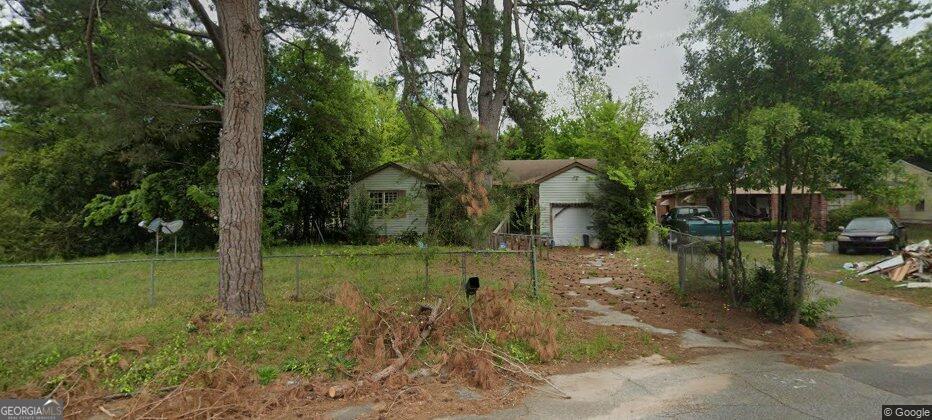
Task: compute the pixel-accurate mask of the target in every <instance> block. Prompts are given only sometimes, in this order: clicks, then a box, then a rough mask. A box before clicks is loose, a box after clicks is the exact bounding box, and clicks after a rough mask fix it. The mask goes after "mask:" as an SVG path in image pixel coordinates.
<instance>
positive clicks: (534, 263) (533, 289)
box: [531, 234, 537, 298]
mask: <svg viewBox="0 0 932 420" xmlns="http://www.w3.org/2000/svg"><path fill="white" fill-rule="evenodd" d="M535 242H536V241H535V240H534V234H531V296H533V297H535V298H537V246H536V244H535Z"/></svg>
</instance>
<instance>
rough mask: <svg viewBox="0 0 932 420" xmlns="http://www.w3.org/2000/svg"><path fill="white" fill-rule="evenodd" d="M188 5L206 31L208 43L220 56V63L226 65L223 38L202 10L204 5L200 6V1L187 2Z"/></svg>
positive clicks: (190, 0)
mask: <svg viewBox="0 0 932 420" xmlns="http://www.w3.org/2000/svg"><path fill="white" fill-rule="evenodd" d="M188 3H189V4H190V5H191V7H192V8H193V9H194V13H195V14H196V15H197V17H198V19H200V21H201V24H203V25H204V28H205V29H206V30H207V35H208V36H209V37H210V42H211V43H212V44H214V49H216V50H217V54H219V55H220V61H223V62H224V65H225V63H226V56H227V53H226V46H225V45H223V36H222V34H221V33H220V26H218V25H217V24H216V23H214V21H213V20H211V19H210V14H208V13H207V9H205V8H204V5H203V4H201V2H200V0H188Z"/></svg>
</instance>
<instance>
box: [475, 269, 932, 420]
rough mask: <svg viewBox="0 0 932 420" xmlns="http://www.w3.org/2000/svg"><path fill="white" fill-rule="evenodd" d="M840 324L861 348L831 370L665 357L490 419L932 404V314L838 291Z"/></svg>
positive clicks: (756, 360) (753, 355) (577, 383)
mask: <svg viewBox="0 0 932 420" xmlns="http://www.w3.org/2000/svg"><path fill="white" fill-rule="evenodd" d="M821 289H822V290H821V291H820V292H819V293H822V294H825V295H828V296H837V297H839V298H841V304H840V305H839V307H838V308H837V310H836V315H837V316H838V317H839V318H838V321H837V322H838V324H839V326H840V327H841V328H843V329H845V330H846V331H847V332H848V333H849V334H850V337H851V339H852V341H853V342H854V344H853V345H852V346H851V347H850V348H848V349H845V350H843V351H842V352H840V354H838V355H836V357H837V358H838V359H839V360H840V361H839V362H838V363H836V364H834V365H832V366H829V367H828V369H827V370H822V369H808V368H803V367H799V366H796V365H793V364H789V363H786V362H784V358H783V356H784V355H783V354H780V353H775V352H769V351H754V350H731V351H729V352H727V353H720V354H716V355H712V356H706V357H701V358H699V359H696V360H694V361H692V362H691V363H687V364H678V365H674V364H670V363H668V362H666V361H665V360H664V359H663V358H662V357H660V356H657V355H655V356H652V357H649V358H644V359H640V360H637V361H635V362H632V363H630V364H627V365H625V366H620V367H616V368H611V369H605V370H599V371H594V372H587V373H580V374H573V375H557V376H554V377H552V378H551V381H553V382H554V384H556V386H558V387H559V388H560V389H562V390H563V391H565V392H566V393H567V394H569V395H570V396H571V398H570V399H560V398H556V397H554V396H551V395H547V394H545V393H537V394H534V395H532V396H530V397H529V398H527V399H526V400H525V402H524V403H523V404H522V405H521V406H518V407H516V408H513V409H509V410H506V411H500V412H496V413H493V414H491V415H490V416H486V418H501V419H511V418H535V419H538V418H544V419H567V418H576V419H579V418H613V419H614V418H684V419H685V418H689V419H695V418H756V419H760V418H764V419H771V418H772V419H776V418H779V419H787V418H790V419H797V418H822V419H835V418H845V419H860V418H865V419H876V418H880V417H881V406H882V405H883V404H932V312H930V311H929V310H927V309H924V308H921V307H918V306H915V305H911V304H908V303H902V302H897V301H893V300H891V299H889V298H886V297H882V296H875V295H869V294H866V293H863V292H859V291H856V290H852V289H848V288H846V287H844V286H839V285H835V284H821Z"/></svg>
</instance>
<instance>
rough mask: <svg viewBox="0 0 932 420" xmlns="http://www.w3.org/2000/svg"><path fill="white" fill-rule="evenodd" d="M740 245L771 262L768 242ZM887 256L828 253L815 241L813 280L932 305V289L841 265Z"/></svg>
mask: <svg viewBox="0 0 932 420" xmlns="http://www.w3.org/2000/svg"><path fill="white" fill-rule="evenodd" d="M913 233H915V232H913V231H910V236H909V237H910V242H915V238H914V236H913ZM927 237H928V236H925V237H924V238H923V239H925V238H927ZM741 249H742V251H744V254H745V255H747V256H748V257H749V259H752V260H757V261H760V262H761V263H762V264H769V263H770V253H771V252H772V251H773V248H772V247H770V246H767V244H757V243H752V242H744V243H742V244H741ZM887 257H888V256H887V255H883V254H837V253H827V252H825V251H824V250H823V249H822V247H821V246H817V245H814V246H813V247H812V251H811V253H810V254H809V274H810V275H812V278H813V279H814V280H820V281H826V282H832V283H835V282H837V281H841V282H842V284H843V285H844V286H845V287H850V288H852V289H857V290H860V291H862V292H867V293H873V294H877V295H883V296H890V297H894V298H897V299H902V300H904V301H907V302H911V303H915V304H917V305H921V306H925V307H927V308H929V307H932V289H906V288H895V287H894V286H896V285H897V284H901V283H896V282H893V281H891V280H890V279H888V278H886V277H884V276H881V275H869V276H858V275H857V272H856V271H853V270H845V269H844V268H843V267H842V266H843V265H844V264H845V263H848V262H851V263H854V262H859V261H863V262H867V263H871V262H876V261H880V260H882V259H884V258H887ZM861 279H866V280H867V281H864V282H862V281H861ZM814 287H816V288H818V287H819V285H818V283H816V284H815V286H814Z"/></svg>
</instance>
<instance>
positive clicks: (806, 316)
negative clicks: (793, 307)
mask: <svg viewBox="0 0 932 420" xmlns="http://www.w3.org/2000/svg"><path fill="white" fill-rule="evenodd" d="M838 303H839V300H838V298H827V297H821V298H818V299H816V300H813V301H809V302H806V303H803V306H802V307H801V308H799V322H800V323H802V324H803V325H806V326H808V327H815V326H817V325H819V324H821V323H822V321H824V320H825V318H827V317H828V314H829V313H830V312H832V309H835V307H836V306H838Z"/></svg>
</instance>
